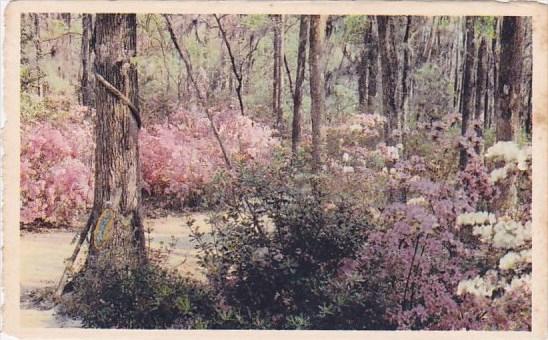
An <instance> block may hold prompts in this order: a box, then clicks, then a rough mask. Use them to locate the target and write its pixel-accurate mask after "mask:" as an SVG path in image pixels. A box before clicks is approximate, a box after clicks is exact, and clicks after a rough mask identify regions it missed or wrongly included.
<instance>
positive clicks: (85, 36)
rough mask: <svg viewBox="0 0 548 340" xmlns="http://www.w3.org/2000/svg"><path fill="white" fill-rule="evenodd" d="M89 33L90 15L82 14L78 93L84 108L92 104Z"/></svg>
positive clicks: (90, 27)
mask: <svg viewBox="0 0 548 340" xmlns="http://www.w3.org/2000/svg"><path fill="white" fill-rule="evenodd" d="M91 32H92V17H91V14H83V15H82V46H81V57H82V78H81V79H80V91H81V99H82V105H84V106H90V105H92V103H93V102H92V98H93V89H92V87H91V81H90V71H91V65H90V54H91V53H90V52H91V51H90V50H91V49H90V43H91V39H90V38H91Z"/></svg>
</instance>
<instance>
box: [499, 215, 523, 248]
mask: <svg viewBox="0 0 548 340" xmlns="http://www.w3.org/2000/svg"><path fill="white" fill-rule="evenodd" d="M494 233H495V235H494V236H493V245H494V246H495V247H497V248H506V249H512V248H516V247H519V246H521V245H523V244H524V243H525V242H526V241H529V240H531V225H530V224H529V223H527V224H526V225H525V226H523V225H521V223H519V222H516V221H513V220H510V219H508V218H502V219H501V220H500V221H499V222H498V223H497V224H496V225H495V227H494Z"/></svg>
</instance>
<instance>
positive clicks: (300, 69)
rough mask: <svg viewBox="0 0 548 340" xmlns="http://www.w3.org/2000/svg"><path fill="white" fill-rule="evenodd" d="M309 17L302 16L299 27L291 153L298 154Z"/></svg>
mask: <svg viewBox="0 0 548 340" xmlns="http://www.w3.org/2000/svg"><path fill="white" fill-rule="evenodd" d="M308 19H309V18H308V16H307V15H301V18H300V26H299V47H298V50H297V71H296V75H295V92H294V93H293V122H292V131H291V151H292V152H293V155H295V154H296V153H297V150H298V148H299V144H300V143H301V104H302V99H303V92H302V86H303V83H304V76H305V66H306V46H307V41H308V31H309V29H310V28H309V26H310V23H309V20H308Z"/></svg>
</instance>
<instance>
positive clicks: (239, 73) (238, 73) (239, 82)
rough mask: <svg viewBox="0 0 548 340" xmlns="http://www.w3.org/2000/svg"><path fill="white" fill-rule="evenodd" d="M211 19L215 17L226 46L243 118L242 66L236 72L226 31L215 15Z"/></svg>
mask: <svg viewBox="0 0 548 340" xmlns="http://www.w3.org/2000/svg"><path fill="white" fill-rule="evenodd" d="M213 17H215V20H216V21H217V25H218V27H219V31H220V32H221V37H222V38H223V41H224V43H225V46H226V50H227V52H228V56H229V58H230V64H231V65H232V72H233V73H234V77H236V81H237V85H236V95H237V96H238V103H239V104H240V111H241V113H242V116H243V115H245V109H244V102H243V99H242V86H243V77H242V64H240V67H239V70H238V66H237V65H236V58H235V57H234V54H233V53H232V47H231V46H230V42H229V41H228V37H227V35H226V31H225V30H224V28H223V25H222V23H221V18H219V16H217V14H213Z"/></svg>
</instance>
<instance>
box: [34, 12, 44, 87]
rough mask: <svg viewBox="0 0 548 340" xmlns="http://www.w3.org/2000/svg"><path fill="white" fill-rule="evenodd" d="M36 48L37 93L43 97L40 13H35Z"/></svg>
mask: <svg viewBox="0 0 548 340" xmlns="http://www.w3.org/2000/svg"><path fill="white" fill-rule="evenodd" d="M33 17H34V18H33V19H34V50H35V53H36V58H35V60H34V61H35V63H36V65H35V70H36V94H37V95H38V96H39V97H42V81H41V78H42V76H41V74H42V69H41V68H40V59H41V58H42V46H41V42H40V16H39V14H38V13H34V15H33Z"/></svg>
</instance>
